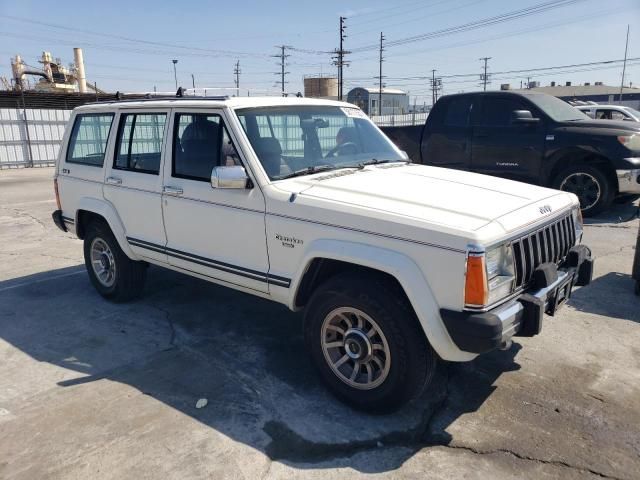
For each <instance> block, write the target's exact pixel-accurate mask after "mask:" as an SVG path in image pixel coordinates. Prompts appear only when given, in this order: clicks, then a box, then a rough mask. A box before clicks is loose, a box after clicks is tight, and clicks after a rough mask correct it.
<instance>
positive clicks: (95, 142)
mask: <svg viewBox="0 0 640 480" xmlns="http://www.w3.org/2000/svg"><path fill="white" fill-rule="evenodd" d="M112 122H113V113H85V114H80V115H78V116H76V119H75V122H74V124H73V129H72V131H71V137H70V139H69V148H68V149H67V163H78V164H81V165H91V166H94V167H102V165H103V163H104V154H105V151H106V149H107V141H108V139H109V132H110V130H111V123H112Z"/></svg>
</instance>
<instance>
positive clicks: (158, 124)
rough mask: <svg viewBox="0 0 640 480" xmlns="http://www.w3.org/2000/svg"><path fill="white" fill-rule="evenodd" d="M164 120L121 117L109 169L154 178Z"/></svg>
mask: <svg viewBox="0 0 640 480" xmlns="http://www.w3.org/2000/svg"><path fill="white" fill-rule="evenodd" d="M166 119H167V114H166V113H149V114H139V113H127V114H123V115H122V116H121V117H120V126H119V128H118V141H117V145H116V156H115V162H114V165H113V168H115V169H117V170H131V171H134V172H140V173H151V174H154V175H157V174H158V172H159V170H160V159H161V157H162V139H163V138H164V127H165V123H166Z"/></svg>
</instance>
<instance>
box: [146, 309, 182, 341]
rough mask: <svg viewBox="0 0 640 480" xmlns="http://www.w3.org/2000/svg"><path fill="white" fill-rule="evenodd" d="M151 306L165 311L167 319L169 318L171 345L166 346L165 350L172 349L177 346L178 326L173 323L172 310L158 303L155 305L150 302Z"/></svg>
mask: <svg viewBox="0 0 640 480" xmlns="http://www.w3.org/2000/svg"><path fill="white" fill-rule="evenodd" d="M149 306H150V307H151V308H155V309H156V310H158V311H160V312H162V313H164V316H165V319H166V320H167V323H168V324H169V330H170V332H171V334H170V336H169V347H168V348H166V349H165V350H171V349H172V348H174V347H176V346H177V345H176V326H175V324H174V323H173V319H172V318H171V312H169V310H166V309H164V308H162V307H160V306H158V305H153V304H149Z"/></svg>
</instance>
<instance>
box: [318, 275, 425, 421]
mask: <svg viewBox="0 0 640 480" xmlns="http://www.w3.org/2000/svg"><path fill="white" fill-rule="evenodd" d="M305 342H306V344H307V348H308V349H309V351H310V352H311V356H312V358H313V360H314V363H315V365H316V367H317V369H318V371H319V373H320V376H321V377H322V379H323V380H324V382H325V383H326V385H327V386H328V388H329V389H330V390H331V391H332V392H333V393H334V394H335V395H336V396H337V397H338V398H339V399H341V400H343V401H344V402H346V403H348V404H349V405H351V406H353V407H354V408H357V409H359V410H365V411H367V412H370V413H387V412H391V411H393V410H396V409H397V408H399V407H400V406H402V405H403V404H404V403H406V402H407V401H409V400H410V399H411V398H414V397H416V396H417V395H419V394H420V393H421V392H422V391H423V389H424V388H425V387H426V385H427V384H428V383H429V382H430V381H431V378H432V377H433V374H434V372H435V368H436V356H435V353H434V352H433V350H432V348H431V346H430V345H429V342H428V341H427V339H426V338H425V335H424V333H423V331H422V328H421V327H420V324H419V322H418V320H417V318H416V316H415V313H414V312H413V309H412V308H411V306H410V305H408V302H407V301H406V299H405V297H404V294H403V293H402V292H401V291H398V288H397V287H396V286H395V285H393V284H391V282H389V281H387V280H386V279H384V278H383V277H381V278H378V277H376V276H375V275H374V276H373V277H372V275H371V274H369V275H363V274H352V273H349V274H341V275H338V276H336V277H333V278H331V279H330V280H328V281H327V282H326V283H325V284H323V285H322V286H321V287H319V289H318V290H317V291H316V292H315V293H314V294H313V296H312V298H311V300H310V302H309V304H308V306H307V309H306V314H305Z"/></svg>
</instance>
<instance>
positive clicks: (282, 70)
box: [271, 45, 291, 97]
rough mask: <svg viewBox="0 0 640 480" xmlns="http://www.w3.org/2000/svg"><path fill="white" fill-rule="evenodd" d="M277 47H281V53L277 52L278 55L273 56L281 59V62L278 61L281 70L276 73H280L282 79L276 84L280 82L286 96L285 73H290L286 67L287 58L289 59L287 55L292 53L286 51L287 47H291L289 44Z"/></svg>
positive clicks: (283, 94)
mask: <svg viewBox="0 0 640 480" xmlns="http://www.w3.org/2000/svg"><path fill="white" fill-rule="evenodd" d="M276 48H279V49H280V53H279V54H277V55H271V56H272V57H275V58H279V59H280V63H278V65H280V72H278V73H276V75H280V81H279V82H276V84H278V83H279V84H280V86H281V91H282V96H283V97H284V96H285V93H284V85H285V83H287V82H286V81H285V75H286V74H287V73H289V72H286V71H285V67H286V63H285V60H286V59H287V57H290V56H291V55H288V54H286V53H285V52H286V49H287V48H289V46H287V45H280V46H278V47H276Z"/></svg>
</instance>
